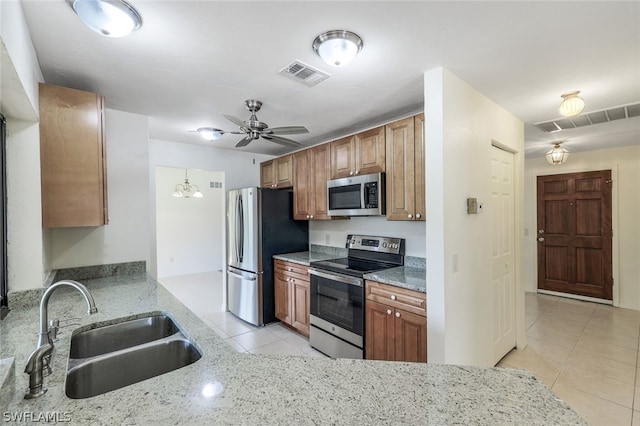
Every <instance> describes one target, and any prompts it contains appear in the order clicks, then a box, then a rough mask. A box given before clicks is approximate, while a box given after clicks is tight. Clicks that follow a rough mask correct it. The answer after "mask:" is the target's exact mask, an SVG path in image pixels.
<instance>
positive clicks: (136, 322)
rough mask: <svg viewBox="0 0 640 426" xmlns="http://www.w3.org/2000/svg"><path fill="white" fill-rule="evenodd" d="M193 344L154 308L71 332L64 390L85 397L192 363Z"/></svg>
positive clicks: (195, 355)
mask: <svg viewBox="0 0 640 426" xmlns="http://www.w3.org/2000/svg"><path fill="white" fill-rule="evenodd" d="M201 357H202V353H201V352H200V351H199V350H198V348H197V347H196V346H195V344H194V343H193V342H192V341H191V340H189V338H187V336H186V335H185V334H184V333H183V332H182V331H181V329H180V327H179V326H178V324H177V323H176V322H175V321H174V320H173V319H172V318H171V317H170V316H169V315H168V314H165V313H151V314H148V315H147V316H144V317H142V318H136V319H131V320H125V321H122V322H118V323H115V324H109V325H104V326H101V327H96V328H92V329H89V330H85V331H81V332H79V333H76V334H74V335H73V336H72V337H71V348H70V350H69V363H68V366H67V378H66V382H65V393H66V395H67V396H68V397H69V398H73V399H81V398H89V397H92V396H96V395H100V394H103V393H105V392H109V391H112V390H115V389H120V388H123V387H125V386H129V385H132V384H134V383H138V382H141V381H143V380H146V379H150V378H152V377H156V376H159V375H161V374H165V373H168V372H170V371H173V370H177V369H179V368H182V367H185V366H187V365H189V364H193V363H194V362H196V361H197V360H199V359H200V358H201Z"/></svg>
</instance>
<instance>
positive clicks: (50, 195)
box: [39, 84, 108, 228]
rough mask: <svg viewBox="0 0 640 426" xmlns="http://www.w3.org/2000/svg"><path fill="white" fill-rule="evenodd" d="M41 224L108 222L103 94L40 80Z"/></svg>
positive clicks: (97, 224) (59, 224)
mask: <svg viewBox="0 0 640 426" xmlns="http://www.w3.org/2000/svg"><path fill="white" fill-rule="evenodd" d="M39 89H40V167H41V181H42V182H41V188H42V225H43V227H45V228H63V227H82V226H100V225H106V224H107V223H108V214H107V178H106V171H107V167H106V147H105V124H104V98H103V97H102V96H101V95H98V94H96V93H91V92H85V91H81V90H76V89H69V88H66V87H60V86H53V85H50V84H40V88H39Z"/></svg>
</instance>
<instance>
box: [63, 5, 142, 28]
mask: <svg viewBox="0 0 640 426" xmlns="http://www.w3.org/2000/svg"><path fill="white" fill-rule="evenodd" d="M67 3H69V5H70V6H71V8H72V9H73V11H74V12H75V13H76V15H78V16H79V17H80V19H81V20H82V22H84V24H85V25H86V26H87V27H89V28H91V29H92V30H93V31H95V32H97V33H98V34H101V35H103V36H106V37H124V36H126V35H127V34H129V33H131V32H132V31H135V30H137V29H138V28H140V27H141V26H142V18H141V17H140V14H139V13H138V11H137V10H135V9H134V8H133V6H131V5H130V4H129V3H127V2H126V1H124V0H67Z"/></svg>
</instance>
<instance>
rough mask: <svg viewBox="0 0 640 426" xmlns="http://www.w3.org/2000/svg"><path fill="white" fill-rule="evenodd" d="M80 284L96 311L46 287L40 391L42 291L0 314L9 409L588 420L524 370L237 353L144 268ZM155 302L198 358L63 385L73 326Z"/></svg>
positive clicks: (79, 417)
mask: <svg viewBox="0 0 640 426" xmlns="http://www.w3.org/2000/svg"><path fill="white" fill-rule="evenodd" d="M83 283H84V284H85V285H86V286H87V287H88V288H89V290H90V291H91V293H92V294H93V296H94V299H95V303H96V306H97V307H98V309H99V312H98V313H97V314H95V315H91V316H87V315H86V312H85V306H84V303H81V296H80V295H79V294H78V293H77V292H73V291H65V290H63V289H61V290H60V291H59V292H56V293H55V294H54V295H53V297H52V298H51V301H50V304H49V315H50V318H54V317H55V318H58V319H60V324H61V332H60V333H59V336H58V337H59V340H58V341H57V342H56V351H57V352H56V355H55V357H54V360H53V374H52V375H50V376H48V377H46V378H45V380H44V381H45V387H47V388H48V392H47V393H46V394H45V395H44V396H42V397H40V398H37V399H34V400H24V399H23V395H24V393H25V391H26V389H27V375H26V374H24V373H22V370H23V368H24V365H25V362H26V359H27V357H28V355H29V354H30V353H31V351H32V350H33V349H34V347H35V344H36V337H37V336H36V331H37V330H38V307H37V303H38V301H39V298H38V297H32V298H30V300H27V301H25V302H20V303H16V304H14V306H13V309H12V311H11V313H10V314H9V316H8V317H7V318H6V319H5V320H4V321H2V322H0V343H1V345H0V359H4V358H10V357H15V375H14V376H12V377H10V378H9V380H8V381H7V382H8V383H5V389H3V391H2V395H3V399H2V402H3V407H2V411H3V413H2V415H3V416H4V419H5V420H6V419H8V418H10V416H19V415H21V413H31V415H33V416H37V415H38V414H40V413H46V414H51V413H57V414H58V415H59V418H61V419H68V420H69V423H70V424H82V425H84V424H159V425H164V424H248V425H254V424H261V425H271V424H273V425H285V424H296V425H302V424H419V425H425V424H438V425H442V424H513V423H519V424H544V425H551V424H572V425H574V424H586V423H585V422H584V421H583V420H581V419H580V418H579V417H578V416H577V414H576V413H575V412H574V411H572V410H571V409H570V408H568V406H567V405H566V404H565V403H564V402H562V401H561V400H559V399H558V398H556V397H555V396H554V394H553V393H552V392H551V391H550V390H549V389H548V388H546V387H545V386H544V385H543V384H542V383H541V382H539V381H537V380H536V379H535V378H534V377H533V376H532V375H531V374H530V373H527V372H524V371H517V370H508V369H501V368H477V367H466V366H453V365H431V364H418V363H404V362H380V361H362V360H332V359H329V358H327V359H322V358H303V357H295V356H290V357H286V356H265V355H251V354H241V353H237V352H235V351H234V350H233V349H232V348H231V347H230V346H228V345H227V343H226V342H224V341H223V339H222V338H220V337H218V336H217V335H216V334H215V333H214V332H213V331H212V330H211V329H210V328H209V327H208V326H207V325H206V324H204V323H203V322H202V321H200V320H199V319H198V318H197V317H196V316H195V315H194V314H193V313H192V312H191V311H189V310H188V309H187V308H186V307H185V306H184V305H183V304H181V303H180V302H179V301H178V300H177V299H175V298H174V297H173V296H172V295H171V293H169V292H168V291H167V290H165V289H164V287H162V286H161V285H160V284H158V283H157V282H156V281H154V280H153V279H151V278H150V277H148V276H147V275H146V274H144V273H138V274H133V275H121V276H114V277H109V278H99V279H90V280H83ZM20 304H22V306H20ZM152 311H165V312H170V313H171V315H172V316H173V317H174V318H175V319H176V320H177V322H178V323H179V324H180V325H181V326H182V327H183V328H184V331H185V332H186V333H187V334H188V335H189V336H190V337H191V338H192V339H193V340H194V341H195V342H196V344H197V345H198V347H199V348H200V350H201V352H202V354H203V356H202V358H201V359H200V360H198V361H197V362H195V363H194V364H191V365H189V366H186V367H183V368H181V369H178V370H175V371H172V372H170V373H166V374H163V375H161V376H158V377H155V378H152V379H149V380H145V381H143V382H140V383H136V384H134V385H130V386H127V387H124V388H122V389H119V390H115V391H112V392H108V393H105V394H102V395H98V396H95V397H92V398H87V399H70V398H68V397H66V396H65V390H64V382H65V372H66V368H67V357H68V354H69V344H70V337H71V333H72V331H73V330H74V329H76V328H78V327H81V326H83V325H86V324H91V323H94V322H108V321H110V320H113V319H116V318H122V317H127V316H132V315H136V314H140V313H144V312H152ZM6 387H8V389H7V388H6ZM5 395H6V397H5ZM5 402H6V404H5ZM14 418H18V417H14ZM22 419H23V420H24V417H22Z"/></svg>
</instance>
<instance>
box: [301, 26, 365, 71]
mask: <svg viewBox="0 0 640 426" xmlns="http://www.w3.org/2000/svg"><path fill="white" fill-rule="evenodd" d="M312 46H313V51H314V52H316V53H317V54H318V56H320V57H321V58H322V60H323V61H325V62H326V63H327V64H329V65H331V66H333V67H341V66H343V65H346V64H348V63H349V62H351V60H352V59H353V58H355V57H356V55H357V54H358V52H359V51H360V49H362V39H361V38H360V37H359V36H358V35H357V34H355V33H352V32H351V31H346V30H331V31H327V32H326V33H322V34H320V35H319V36H318V37H316V39H315V40H314V41H313V45H312Z"/></svg>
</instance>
